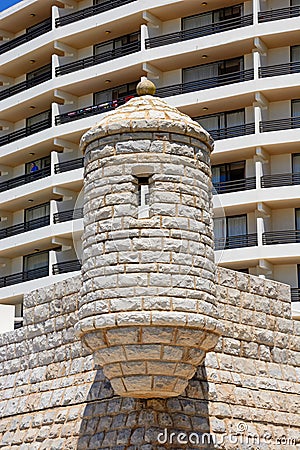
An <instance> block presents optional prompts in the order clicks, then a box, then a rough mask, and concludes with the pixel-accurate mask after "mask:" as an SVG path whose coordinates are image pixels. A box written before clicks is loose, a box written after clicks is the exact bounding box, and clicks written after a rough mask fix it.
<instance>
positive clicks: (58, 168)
mask: <svg viewBox="0 0 300 450" xmlns="http://www.w3.org/2000/svg"><path fill="white" fill-rule="evenodd" d="M57 117H60V116H57ZM83 163H84V158H76V159H70V161H64V162H61V163H56V164H55V165H54V172H55V173H64V172H68V171H69V170H75V169H81V167H83Z"/></svg>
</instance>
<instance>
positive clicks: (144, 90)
mask: <svg viewBox="0 0 300 450" xmlns="http://www.w3.org/2000/svg"><path fill="white" fill-rule="evenodd" d="M155 91H156V87H155V84H154V83H152V81H150V80H148V79H147V78H146V77H142V78H141V81H140V82H139V84H138V85H137V87H136V92H137V94H138V95H139V96H141V95H154V94H155Z"/></svg>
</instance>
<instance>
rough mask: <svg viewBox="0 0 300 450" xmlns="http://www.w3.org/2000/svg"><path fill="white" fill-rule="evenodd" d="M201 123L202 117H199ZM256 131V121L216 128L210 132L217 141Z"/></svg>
mask: <svg viewBox="0 0 300 450" xmlns="http://www.w3.org/2000/svg"><path fill="white" fill-rule="evenodd" d="M198 121H199V122H200V124H201V117H200V118H199V119H198ZM253 133H255V124H254V123H244V124H242V125H235V126H233V127H226V128H219V129H216V130H210V131H209V134H210V135H211V136H212V138H213V139H214V140H215V141H218V140H220V139H230V138H234V137H238V136H245V135H246V134H253Z"/></svg>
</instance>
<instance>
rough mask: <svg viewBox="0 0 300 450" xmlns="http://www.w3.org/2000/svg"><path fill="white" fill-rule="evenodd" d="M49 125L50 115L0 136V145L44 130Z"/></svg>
mask: <svg viewBox="0 0 300 450" xmlns="http://www.w3.org/2000/svg"><path fill="white" fill-rule="evenodd" d="M50 127H51V117H48V118H47V119H44V120H41V121H40V122H37V123H35V124H34V125H30V126H27V127H25V128H21V129H20V130H17V131H14V132H13V133H9V134H5V135H2V136H0V146H2V145H6V144H9V143H10V142H14V141H17V140H19V139H22V138H24V137H27V136H31V135H32V134H35V133H38V132H39V131H42V130H46V129H47V128H50Z"/></svg>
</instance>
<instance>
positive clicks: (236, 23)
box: [145, 14, 253, 49]
mask: <svg viewBox="0 0 300 450" xmlns="http://www.w3.org/2000/svg"><path fill="white" fill-rule="evenodd" d="M252 24H253V16H252V14H249V15H247V16H243V17H235V18H232V19H226V20H222V21H220V22H216V23H210V24H208V25H204V26H202V27H197V28H192V29H190V30H181V31H176V32H174V33H168V34H163V35H162V36H156V37H153V38H149V39H146V40H145V45H146V49H148V48H154V47H160V46H161V45H168V44H174V43H175V42H181V41H187V40H189V39H195V38H198V37H201V36H209V35H211V34H216V33H222V32H223V31H227V30H234V29H235V28H241V27H247V26H249V25H252Z"/></svg>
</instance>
